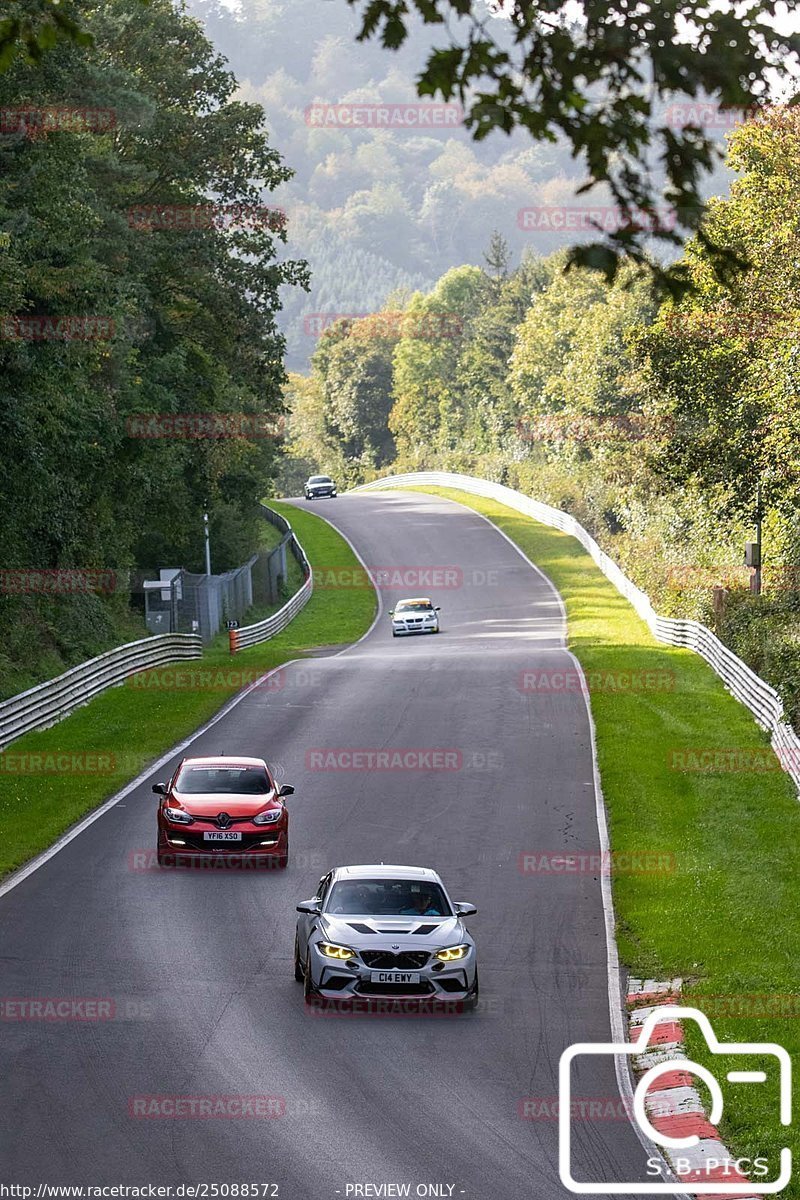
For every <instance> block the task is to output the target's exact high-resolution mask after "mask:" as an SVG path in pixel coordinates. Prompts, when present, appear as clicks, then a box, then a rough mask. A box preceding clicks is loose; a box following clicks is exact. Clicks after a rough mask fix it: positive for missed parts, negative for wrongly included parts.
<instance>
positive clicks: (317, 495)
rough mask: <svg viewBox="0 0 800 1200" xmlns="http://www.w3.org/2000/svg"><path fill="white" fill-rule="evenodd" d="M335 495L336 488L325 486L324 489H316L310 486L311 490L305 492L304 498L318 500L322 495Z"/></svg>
mask: <svg viewBox="0 0 800 1200" xmlns="http://www.w3.org/2000/svg"><path fill="white" fill-rule="evenodd" d="M335 495H336V488H326V489H325V490H324V491H317V490H316V489H315V488H312V489H311V491H308V492H306V500H320V499H321V498H323V497H324V496H330V497H333V496H335Z"/></svg>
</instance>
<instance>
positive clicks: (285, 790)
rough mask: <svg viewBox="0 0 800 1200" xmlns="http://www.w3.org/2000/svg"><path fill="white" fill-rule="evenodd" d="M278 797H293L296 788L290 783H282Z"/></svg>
mask: <svg viewBox="0 0 800 1200" xmlns="http://www.w3.org/2000/svg"><path fill="white" fill-rule="evenodd" d="M278 795H279V796H293V795H294V788H293V787H292V785H291V784H290V783H282V784H281V786H280V787H279V788H278Z"/></svg>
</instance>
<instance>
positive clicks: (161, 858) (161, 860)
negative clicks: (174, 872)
mask: <svg viewBox="0 0 800 1200" xmlns="http://www.w3.org/2000/svg"><path fill="white" fill-rule="evenodd" d="M156 857H157V858H158V865H159V866H160V867H170V866H172V855H171V854H157V855H156Z"/></svg>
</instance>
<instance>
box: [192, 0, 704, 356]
mask: <svg viewBox="0 0 800 1200" xmlns="http://www.w3.org/2000/svg"><path fill="white" fill-rule="evenodd" d="M477 7H478V8H480V7H481V6H480V5H478V6H477ZM485 7H486V8H487V12H488V10H489V7H490V6H488V5H487V6H485ZM191 9H192V11H193V12H195V13H197V14H198V15H199V16H200V17H201V18H202V20H203V21H204V23H205V27H206V29H207V32H208V35H209V37H210V38H211V39H212V41H213V42H214V44H215V46H217V47H218V48H219V49H220V50H221V51H222V52H223V53H224V54H225V55H226V56H227V57H228V58H229V60H230V62H231V65H232V67H233V69H234V70H235V72H236V75H237V76H238V78H239V79H240V80H241V95H242V96H243V97H244V98H245V99H248V100H255V101H257V102H258V103H259V104H261V105H262V106H263V107H264V110H265V112H266V114H267V120H268V123H269V129H270V136H271V138H272V140H273V141H274V142H275V144H276V145H279V146H280V147H281V150H282V152H283V153H284V154H285V156H286V159H287V161H288V162H289V163H290V164H291V165H292V167H293V168H294V171H295V175H294V177H293V178H292V179H291V180H290V181H289V182H288V183H287V184H285V185H284V186H283V187H281V188H280V189H279V191H278V193H277V195H278V197H279V201H278V202H279V203H281V204H283V205H285V207H286V210H287V217H288V234H289V246H290V247H291V249H292V252H293V253H296V254H298V255H300V256H301V257H303V258H305V259H307V260H308V262H309V264H310V266H311V270H312V286H311V292H310V294H309V295H308V296H304V295H302V294H300V293H298V292H295V293H293V294H290V295H287V296H286V298H285V310H284V313H283V315H282V317H281V327H282V328H283V329H284V331H285V333H286V338H287V345H288V352H289V353H288V360H287V361H288V365H289V368H290V369H293V370H305V369H306V367H307V363H308V358H309V356H310V354H311V353H313V351H314V349H315V345H316V338H317V336H318V327H319V322H317V323H314V322H313V321H309V320H304V318H306V317H308V316H309V315H310V314H325V315H326V316H328V317H330V316H331V315H332V314H354V315H357V314H363V313H369V312H373V311H375V310H376V309H378V308H380V307H382V306H383V305H384V304H385V301H386V298H387V296H388V295H389V294H390V293H392V292H396V291H398V290H403V289H406V290H415V289H418V288H430V287H432V286H433V285H434V283H435V281H436V280H437V278H439V276H440V275H442V274H443V273H444V272H445V271H446V270H447V269H448V268H449V267H454V266H460V265H462V264H464V263H471V264H474V265H480V264H481V261H482V260H481V253H482V250H483V248H484V247H485V245H486V243H487V241H488V239H489V236H490V234H491V231H492V230H493V229H498V230H499V231H500V232H501V233H502V234H503V236H504V237H505V238H506V240H507V242H508V244H509V246H510V248H511V249H512V251H513V252H514V254H515V255H516V256H517V257H519V256H520V255H521V254H522V253H523V252H524V250H525V249H528V248H530V249H533V250H535V251H536V252H537V253H539V254H550V253H552V252H553V251H554V250H557V249H558V248H559V247H562V246H565V245H567V244H568V243H570V242H575V241H581V240H588V239H590V238H591V236H592V231H591V230H590V229H588V228H583V229H581V228H576V227H575V226H574V225H573V226H572V227H571V228H569V229H567V228H565V227H563V226H559V223H558V221H557V220H554V221H553V222H552V223H551V222H548V221H547V220H546V219H544V220H543V221H537V222H534V223H533V225H531V223H530V221H529V220H527V219H526V217H525V216H524V215H521V212H522V210H525V209H530V208H531V207H532V206H545V207H550V206H552V207H553V208H554V209H556V210H557V209H560V207H561V206H565V205H580V204H581V203H585V201H581V199H580V198H578V199H576V196H575V192H576V189H577V187H578V186H579V185H580V184H581V183H583V181H584V179H585V174H586V171H585V164H583V163H581V162H578V161H575V160H574V159H573V158H572V156H571V153H570V150H569V148H568V147H567V145H566V143H565V142H562V141H556V142H540V143H534V142H532V141H531V139H530V137H529V136H528V134H527V133H526V132H524V131H516V132H515V133H514V134H512V135H511V136H506V135H504V134H500V133H497V134H494V135H492V136H491V137H489V138H487V139H486V140H485V141H480V142H476V141H474V140H473V139H472V137H471V135H470V133H469V132H468V131H467V130H466V129H465V128H463V127H462V126H461V124H460V123H458V124H453V123H451V118H452V117H453V116H457V115H458V114H457V113H456V112H455V109H456V108H457V106H453V111H452V112H447V113H444V114H438V115H439V117H440V119H443V124H442V125H440V126H439V127H438V128H434V127H432V126H431V127H425V128H422V127H417V128H415V127H413V126H412V127H398V126H395V127H393V128H374V127H370V126H369V125H368V124H367V122H368V121H369V120H370V119H377V118H376V117H375V114H374V111H373V108H371V107H370V106H374V104H375V102H382V103H384V104H394V105H398V106H399V105H401V104H405V103H411V104H415V103H417V102H418V99H419V98H418V97H417V95H416V90H415V86H414V80H415V77H416V75H417V74H418V70H419V64H420V61H421V60H422V58H423V50H427V48H428V47H430V46H431V45H441V44H443V42H444V40H445V39H444V34H443V32H442V31H441V30H437V29H436V28H435V27H433V28H430V27H429V28H425V27H421V26H419V25H418V24H414V23H413V22H412V32H411V36H410V37H409V39H408V41H407V42H406V43H405V44H404V45H403V47H402V48H401V49H400V50H398V51H397V52H396V53H393V54H387V52H386V51H385V50H384V49H383V48H382V47H381V45H380V44H379V43H378V42H360V43H356V42H355V36H356V34H357V32H358V29H359V27H360V22H359V20H358V18H357V16H356V14H355V13H354V12H353V11H352V9H350V8H349V7H348V5H347V4H346V3H344V0H330V2H329V3H323V2H320V0H289V2H282V0H241V3H240V4H239V5H237V6H236V7H235V8H232V7H230V6H228V5H226V4H224V3H222V0H191ZM488 19H489V20H490V22H491V24H492V30H493V34H494V36H495V37H496V38H497V39H498V40H499V41H500V43H501V44H502V43H503V41H504V39H506V40H507V39H508V36H509V27H507V26H506V25H505V23H504V22H501V21H498V20H497V19H492V18H491V17H489V18H488ZM324 105H329V106H353V108H352V109H350V107H347V108H346V109H345V111H344V112H342V113H340V115H339V120H340V121H341V122H344V121H345V120H346V119H351V120H360V121H362V122H363V123H362V124H361V125H360V126H359V127H357V128H355V127H353V126H352V125H347V124H344V123H342V124H333V125H331V124H326V123H325V121H326V120H328V119H330V117H331V114H330V113H325V114H323V113H321V111H320V109H321V106H324ZM359 105H361V106H364V107H363V110H362V111H361V114H360V115H358V113H357V111H356V110H357V107H358V106H359ZM432 107H433V108H434V109H436V110H438V109H440V108H441V106H440V105H434V106H432ZM396 115H398V116H402V113H398V114H396ZM334 116H335V114H334ZM418 119H419V118H418ZM431 119H434V118H431ZM719 138H720V139H721V138H722V132H721V131H720V132H719ZM653 177H654V179H655V180H656V181H657V180H658V178H659V169H658V165H657V164H654V171H653ZM722 178H723V173H722V172H721V171H720V172H718V174H717V176H716V183H715V180H714V177H712V178H711V179H710V180H709V181H707V192H706V194H709V195H710V194H712V193H713V191H714V190H715V187H719V186H721V180H722ZM603 194H604V193H603V189H601V188H599V189H597V190H596V191H594V192H593V193H592V197H591V199H592V202H593V203H594V204H595V205H597V204H601V203H602V202H603ZM546 215H547V214H546V213H545V218H546ZM526 226H527V227H526Z"/></svg>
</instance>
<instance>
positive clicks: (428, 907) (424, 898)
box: [400, 892, 442, 917]
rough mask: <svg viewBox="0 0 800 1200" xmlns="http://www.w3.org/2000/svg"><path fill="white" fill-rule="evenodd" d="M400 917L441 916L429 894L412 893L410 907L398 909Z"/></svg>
mask: <svg viewBox="0 0 800 1200" xmlns="http://www.w3.org/2000/svg"><path fill="white" fill-rule="evenodd" d="M400 915H401V916H402V917H440V916H441V915H442V914H441V913H440V912H439V909H438V908H437V907H436V905H435V903H434V900H433V896H432V895H431V894H430V892H414V893H413V894H412V896H411V900H410V905H409V907H407V908H401V909H400Z"/></svg>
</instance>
